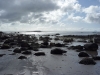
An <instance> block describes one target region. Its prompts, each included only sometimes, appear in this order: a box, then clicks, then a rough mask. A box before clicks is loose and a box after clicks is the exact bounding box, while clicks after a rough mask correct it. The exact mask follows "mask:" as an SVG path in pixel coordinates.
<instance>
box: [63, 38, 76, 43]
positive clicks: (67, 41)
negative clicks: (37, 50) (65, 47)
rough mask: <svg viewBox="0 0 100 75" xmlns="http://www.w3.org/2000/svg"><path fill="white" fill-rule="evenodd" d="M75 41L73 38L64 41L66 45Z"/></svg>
mask: <svg viewBox="0 0 100 75" xmlns="http://www.w3.org/2000/svg"><path fill="white" fill-rule="evenodd" d="M73 41H74V40H73V39H72V38H71V39H64V41H63V42H65V43H69V42H73Z"/></svg>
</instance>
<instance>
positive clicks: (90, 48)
mask: <svg viewBox="0 0 100 75" xmlns="http://www.w3.org/2000/svg"><path fill="white" fill-rule="evenodd" d="M84 49H85V50H87V51H97V49H98V44H96V43H92V44H85V45H84Z"/></svg>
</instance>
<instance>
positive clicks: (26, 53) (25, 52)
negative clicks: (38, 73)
mask: <svg viewBox="0 0 100 75" xmlns="http://www.w3.org/2000/svg"><path fill="white" fill-rule="evenodd" d="M22 54H25V55H30V54H32V53H31V51H24V52H22Z"/></svg>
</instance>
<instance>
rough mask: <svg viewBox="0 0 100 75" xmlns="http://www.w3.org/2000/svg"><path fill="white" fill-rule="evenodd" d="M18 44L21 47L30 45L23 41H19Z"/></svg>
mask: <svg viewBox="0 0 100 75" xmlns="http://www.w3.org/2000/svg"><path fill="white" fill-rule="evenodd" d="M20 46H21V47H30V45H29V44H28V42H25V41H21V42H20Z"/></svg>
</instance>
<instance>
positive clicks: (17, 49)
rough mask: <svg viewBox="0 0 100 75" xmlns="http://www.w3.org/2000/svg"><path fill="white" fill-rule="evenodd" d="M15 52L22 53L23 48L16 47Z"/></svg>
mask: <svg viewBox="0 0 100 75" xmlns="http://www.w3.org/2000/svg"><path fill="white" fill-rule="evenodd" d="M13 52H15V53H21V50H20V49H19V48H16V49H14V51H13Z"/></svg>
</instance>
